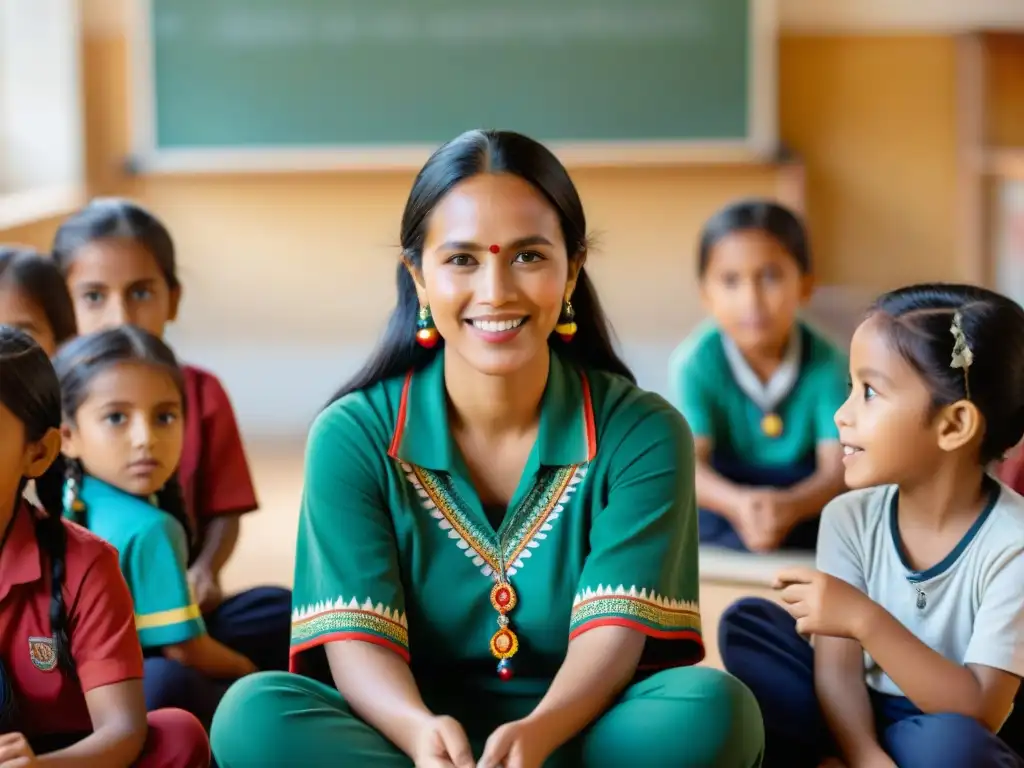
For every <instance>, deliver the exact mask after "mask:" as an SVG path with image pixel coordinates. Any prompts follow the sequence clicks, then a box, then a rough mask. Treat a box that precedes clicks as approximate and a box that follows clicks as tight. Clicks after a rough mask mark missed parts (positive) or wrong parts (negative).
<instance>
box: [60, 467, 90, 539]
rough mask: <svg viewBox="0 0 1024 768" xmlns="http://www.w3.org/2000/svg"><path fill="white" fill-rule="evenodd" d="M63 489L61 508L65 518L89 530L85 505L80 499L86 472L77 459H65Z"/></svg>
mask: <svg viewBox="0 0 1024 768" xmlns="http://www.w3.org/2000/svg"><path fill="white" fill-rule="evenodd" d="M63 464H64V472H63V488H62V491H61V500H60V508H61V510H62V511H63V513H64V517H66V518H68V520H70V521H71V522H73V523H77V524H78V525H80V526H82V527H83V528H88V527H89V524H88V520H87V517H86V513H87V510H86V507H85V503H84V502H83V501H82V500H81V499H80V498H79V494H80V493H81V491H82V480H83V479H84V478H85V472H84V471H83V470H82V465H81V463H80V462H79V461H78V460H77V459H64V460H63Z"/></svg>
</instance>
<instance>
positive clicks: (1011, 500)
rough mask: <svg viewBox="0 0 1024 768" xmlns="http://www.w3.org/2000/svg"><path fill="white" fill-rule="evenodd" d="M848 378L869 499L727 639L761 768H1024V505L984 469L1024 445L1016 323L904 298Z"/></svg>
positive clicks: (872, 330)
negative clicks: (752, 709) (762, 749)
mask: <svg viewBox="0 0 1024 768" xmlns="http://www.w3.org/2000/svg"><path fill="white" fill-rule="evenodd" d="M850 374H851V380H852V381H851V384H852V387H851V393H850V396H849V398H848V399H847V401H846V403H844V404H843V406H842V407H841V408H840V409H839V411H838V412H837V413H836V424H837V425H838V426H839V432H840V441H841V442H842V444H843V446H844V453H845V458H844V462H845V479H846V483H847V485H848V486H849V487H850V488H854V489H859V490H854V491H851V492H850V493H847V494H844V495H843V496H840V497H839V498H837V499H835V500H834V501H833V502H832V503H830V504H829V505H828V506H827V507H826V508H825V510H824V512H823V514H822V518H821V528H820V534H819V538H818V549H817V570H809V569H791V570H787V571H784V572H782V573H780V574H779V576H778V585H777V586H778V587H779V589H780V590H781V593H780V596H781V599H782V606H781V607H780V605H778V604H776V603H772V602H769V601H767V600H758V599H746V600H742V601H740V602H739V603H738V604H736V605H734V606H733V607H731V608H730V609H729V610H728V611H727V612H726V615H725V616H724V617H723V621H722V626H721V629H720V635H721V637H720V644H721V649H722V657H723V660H724V662H725V665H726V668H727V669H728V670H729V671H730V672H732V673H733V674H735V675H736V676H737V677H739V678H740V679H741V680H743V682H745V683H746V684H747V685H748V686H749V687H750V688H751V689H752V690H753V692H754V695H755V696H756V697H757V698H758V701H759V703H760V705H761V710H762V713H763V715H764V719H765V733H766V745H767V746H766V754H765V762H764V765H765V766H767V767H768V768H771V767H772V766H786V768H800V766H816V765H821V764H828V765H845V766H849V768H860V766H871V768H875V767H876V766H877V767H878V768H882V767H883V766H887V767H888V768H892V767H893V766H899V768H918V767H920V768H925V767H927V768H946V767H947V766H948V768H954V767H955V768H986V766H996V767H1002V766H1007V767H1008V768H1021V767H1024V759H1022V757H1021V755H1020V746H1019V744H1017V743H1015V742H1019V741H1020V739H1021V738H1022V730H1024V722H1022V721H1024V717H1022V715H1024V712H1022V710H1024V705H1020V706H1018V707H1016V708H1014V706H1013V703H1014V698H1015V697H1017V695H1018V691H1019V688H1020V678H1021V676H1022V675H1024V498H1022V497H1021V496H1019V495H1017V494H1016V493H1015V492H1013V491H1012V490H1010V489H1009V488H1006V487H1005V486H1003V485H1000V484H999V483H998V482H997V481H996V480H994V479H993V478H991V477H990V476H989V475H988V474H986V472H985V468H986V466H988V465H989V464H990V463H991V462H992V461H993V460H995V459H997V458H999V457H1000V456H1002V455H1003V454H1004V453H1005V452H1006V451H1008V450H1009V449H1010V448H1011V447H1013V446H1014V445H1016V444H1017V442H1018V441H1019V440H1020V438H1021V436H1022V434H1024V309H1022V308H1021V307H1020V306H1018V305H1017V304H1015V303H1014V302H1012V301H1010V300H1009V299H1007V298H1005V297H1003V296H1000V295H998V294H995V293H992V292H991V291H987V290H984V289H981V288H975V287H970V286H958V285H921V286H913V287H910V288H903V289H900V290H897V291H894V292H892V293H889V294H886V295H885V296H883V297H882V298H881V299H879V300H878V302H877V303H876V304H875V306H874V308H873V309H872V311H871V312H870V313H869V315H868V316H867V318H866V319H865V320H864V322H863V323H862V324H861V325H860V326H859V327H858V329H857V332H856V333H855V334H854V337H853V342H852V347H851V355H850ZM802 636H803V637H802ZM806 636H811V637H812V638H813V646H812V645H811V644H808V643H807V642H806V640H805V637H806Z"/></svg>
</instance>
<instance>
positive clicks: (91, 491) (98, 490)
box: [78, 475, 153, 507]
mask: <svg viewBox="0 0 1024 768" xmlns="http://www.w3.org/2000/svg"><path fill="white" fill-rule="evenodd" d="M78 498H80V499H81V500H82V502H83V503H84V504H85V506H87V507H88V506H91V505H93V504H101V503H103V502H114V503H118V502H119V503H121V504H125V503H128V504H142V505H144V506H146V507H152V506H153V505H152V504H151V503H150V502H149V501H148V500H147V499H144V498H143V497H141V496H135V495H134V494H131V493H128V492H127V491H122V490H121V489H120V488H118V487H117V486H116V485H111V484H110V483H105V482H104V481H102V480H97V479H96V478H95V477H93V476H92V475H85V476H84V477H83V478H82V482H81V485H80V486H79V489H78Z"/></svg>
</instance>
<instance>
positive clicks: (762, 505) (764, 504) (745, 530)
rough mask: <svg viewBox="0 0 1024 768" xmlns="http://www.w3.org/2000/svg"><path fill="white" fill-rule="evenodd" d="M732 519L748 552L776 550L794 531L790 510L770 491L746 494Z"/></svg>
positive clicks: (778, 496)
mask: <svg viewBox="0 0 1024 768" xmlns="http://www.w3.org/2000/svg"><path fill="white" fill-rule="evenodd" d="M735 517H736V521H735V523H734V525H735V528H736V533H738V534H739V537H740V539H741V540H742V541H743V543H744V544H745V545H746V547H747V549H749V550H750V551H751V552H771V551H772V550H775V549H778V548H779V546H780V545H781V544H782V542H783V541H784V540H785V538H786V535H787V534H788V533H789V531H790V529H792V527H793V520H792V514H791V510H790V508H789V506H788V505H787V504H786V503H785V501H784V499H783V497H782V494H780V493H779V492H778V491H776V490H774V489H772V488H755V489H753V490H750V491H747V492H745V493H744V494H743V496H742V499H741V501H740V505H739V507H738V509H737V510H736V515H735Z"/></svg>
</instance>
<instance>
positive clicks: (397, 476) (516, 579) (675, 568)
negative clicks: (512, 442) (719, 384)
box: [292, 353, 703, 687]
mask: <svg viewBox="0 0 1024 768" xmlns="http://www.w3.org/2000/svg"><path fill="white" fill-rule="evenodd" d="M692 446H693V443H692V438H691V436H690V432H689V430H688V428H687V426H686V422H685V421H684V420H683V418H682V417H681V416H680V415H679V414H678V413H677V412H676V411H675V410H674V409H673V408H672V407H671V406H670V405H669V404H668V403H667V402H665V401H664V400H662V398H660V397H659V396H657V395H654V394H651V393H647V392H643V391H641V390H639V389H637V388H636V387H635V386H634V385H633V384H631V383H629V382H628V381H626V380H624V379H622V378H621V377H618V376H614V375H610V374H606V373H601V372H596V373H595V372H588V371H580V370H577V369H576V368H575V367H574V366H573V365H571V364H570V363H568V362H567V361H564V360H562V359H561V358H559V356H558V355H557V354H554V353H552V357H551V368H550V374H549V379H548V385H547V388H546V391H545V393H544V398H543V402H542V406H541V415H540V427H539V434H538V438H537V442H536V444H535V446H534V449H533V452H532V453H531V454H530V457H529V459H528V461H527V465H526V468H525V471H524V473H523V476H522V479H521V480H520V483H519V487H518V489H517V490H516V492H515V496H514V498H513V499H512V501H511V503H510V505H509V507H508V510H507V513H506V514H504V515H501V514H500V512H501V511H500V510H499V514H498V515H495V514H493V511H492V516H491V517H495V518H497V519H494V520H492V519H491V518H489V516H488V510H486V509H485V508H484V506H483V505H482V504H481V503H480V500H479V499H478V497H477V495H476V493H475V491H474V489H473V486H472V484H471V482H470V479H469V473H468V471H467V469H466V467H465V464H464V462H463V461H462V459H461V456H460V454H459V451H458V449H457V448H456V446H455V444H454V442H453V439H452V436H451V434H450V432H449V429H448V418H447V404H446V391H445V385H444V358H443V353H441V354H438V355H437V357H436V358H435V359H434V360H433V361H432V362H431V363H430V365H429V366H428V367H426V368H425V369H423V370H422V371H419V372H417V373H413V374H410V375H408V376H406V377H404V378H398V379H393V380H390V381H386V382H384V383H382V384H380V385H378V386H376V387H373V388H370V389H369V390H367V391H363V392H357V393H354V394H351V395H349V396H347V397H345V398H344V399H342V400H340V401H338V402H336V403H334V404H333V405H332V406H330V407H329V408H328V409H327V410H326V411H325V412H324V413H323V414H322V415H321V416H320V418H319V419H318V420H317V422H316V424H315V426H314V427H313V431H312V434H311V436H310V442H309V451H308V465H307V470H306V486H305V496H304V500H303V506H302V516H301V522H300V528H299V541H298V552H297V558H296V575H295V593H294V594H295V597H294V600H295V611H294V617H293V624H292V654H293V668H294V669H300V668H301V666H302V665H301V661H302V659H301V657H302V656H303V655H304V654H305V653H306V652H308V651H310V650H312V649H314V648H317V647H318V646H321V645H323V644H324V643H329V642H333V641H336V640H346V639H359V640H367V641H370V642H374V643H378V644H380V645H382V646H385V647H387V648H390V649H392V650H394V651H395V652H396V653H398V654H400V655H401V656H403V657H404V658H406V659H407V660H409V661H410V662H411V663H412V665H413V669H414V672H417V673H419V672H422V673H423V674H424V675H425V676H427V677H435V676H438V677H449V676H450V675H451V674H453V673H459V677H460V678H462V677H465V676H469V677H471V678H476V679H477V680H478V682H480V683H482V684H484V685H486V686H487V687H491V683H492V682H493V681H494V680H495V672H494V667H495V664H496V660H495V659H494V658H493V657H492V655H491V651H490V639H491V636H492V635H493V634H494V632H495V630H496V629H497V628H498V625H497V617H498V613H497V612H496V610H495V609H494V607H492V605H491V602H490V591H491V587H492V586H493V584H494V582H495V579H496V574H497V573H498V572H500V564H501V563H502V562H504V563H506V564H507V571H506V572H507V576H508V580H509V581H510V583H511V585H512V587H513V588H514V590H515V592H516V594H517V596H518V601H517V604H516V606H515V608H514V609H513V610H512V611H511V612H510V613H509V619H510V621H511V626H512V629H513V631H514V632H515V633H516V635H517V636H518V639H519V644H520V647H519V651H518V653H517V654H516V656H515V658H514V659H513V662H514V664H515V668H516V680H518V681H519V683H518V685H519V686H521V685H522V684H523V681H524V680H533V681H535V682H540V683H542V684H543V686H545V687H546V684H547V682H548V681H550V679H551V677H552V676H553V675H554V673H555V672H556V671H557V669H558V667H559V665H560V663H561V661H562V659H563V658H564V657H565V653H566V649H567V645H568V642H569V640H570V639H571V638H572V637H575V636H576V635H579V634H580V633H582V632H586V631H587V630H588V629H592V628H593V627H598V626H602V625H609V624H615V625H621V626H628V627H633V628H635V629H637V630H639V631H641V632H643V633H644V634H646V635H647V636H648V638H649V640H648V643H647V650H646V652H645V654H644V659H643V665H644V666H653V667H665V666H676V665H683V664H693V663H695V662H697V661H699V660H700V659H701V658H702V657H703V645H702V642H701V631H700V614H699V612H698V608H697V593H698V573H697V524H696V513H695V507H694V503H695V502H694V491H693V476H692V472H687V471H686V468H687V467H689V466H692V463H693V459H692ZM502 518H503V519H502Z"/></svg>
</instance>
